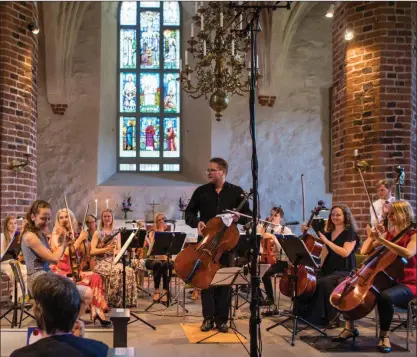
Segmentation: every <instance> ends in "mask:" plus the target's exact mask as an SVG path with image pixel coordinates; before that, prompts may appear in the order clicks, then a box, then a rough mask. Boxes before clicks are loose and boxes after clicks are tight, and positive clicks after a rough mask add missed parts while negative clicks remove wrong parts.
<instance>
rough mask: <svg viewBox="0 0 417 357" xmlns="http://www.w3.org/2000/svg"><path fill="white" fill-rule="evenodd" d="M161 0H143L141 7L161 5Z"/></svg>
mask: <svg viewBox="0 0 417 357" xmlns="http://www.w3.org/2000/svg"><path fill="white" fill-rule="evenodd" d="M159 6H160V2H159V1H141V2H140V7H145V8H146V7H159Z"/></svg>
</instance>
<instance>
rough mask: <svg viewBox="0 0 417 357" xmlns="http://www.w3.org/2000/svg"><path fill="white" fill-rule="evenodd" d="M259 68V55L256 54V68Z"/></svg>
mask: <svg viewBox="0 0 417 357" xmlns="http://www.w3.org/2000/svg"><path fill="white" fill-rule="evenodd" d="M258 68H259V56H258V55H256V69H258Z"/></svg>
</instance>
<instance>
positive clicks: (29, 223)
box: [21, 200, 51, 237]
mask: <svg viewBox="0 0 417 357" xmlns="http://www.w3.org/2000/svg"><path fill="white" fill-rule="evenodd" d="M42 208H49V209H51V205H50V204H49V203H48V202H46V201H44V200H36V201H34V202H33V203H32V204H31V206H30V208H29V211H28V212H27V213H26V224H25V225H24V227H23V230H22V234H21V237H23V235H24V234H25V233H26V232H32V233H35V234H36V235H37V236H38V237H39V236H40V232H39V229H37V228H36V226H35V222H33V220H32V215H34V216H36V215H37V214H38V212H39V210H40V209H42Z"/></svg>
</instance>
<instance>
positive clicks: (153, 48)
mask: <svg viewBox="0 0 417 357" xmlns="http://www.w3.org/2000/svg"><path fill="white" fill-rule="evenodd" d="M159 32H160V14H159V12H156V11H144V12H141V13H140V68H149V69H153V68H159V65H160V64H159V61H160V41H159V39H160V36H159Z"/></svg>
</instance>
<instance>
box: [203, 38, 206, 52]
mask: <svg viewBox="0 0 417 357" xmlns="http://www.w3.org/2000/svg"><path fill="white" fill-rule="evenodd" d="M206 52H207V48H206V40H204V41H203V56H205V55H206Z"/></svg>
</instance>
